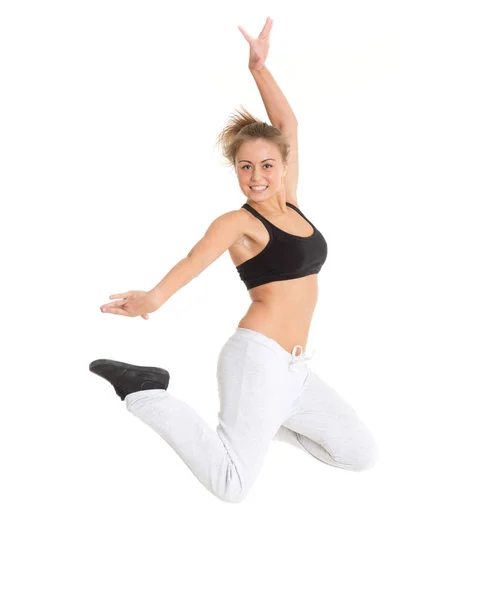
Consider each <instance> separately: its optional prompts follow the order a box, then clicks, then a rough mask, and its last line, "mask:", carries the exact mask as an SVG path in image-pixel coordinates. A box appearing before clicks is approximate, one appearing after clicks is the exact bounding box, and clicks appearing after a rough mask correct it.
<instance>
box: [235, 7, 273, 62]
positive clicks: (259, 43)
mask: <svg viewBox="0 0 479 600" xmlns="http://www.w3.org/2000/svg"><path fill="white" fill-rule="evenodd" d="M272 26H273V19H271V18H270V17H268V18H267V19H266V23H265V25H264V27H263V29H262V31H261V33H260V34H259V36H258V38H257V39H254V38H253V37H252V36H251V35H249V33H246V31H245V30H244V29H243V27H241V25H238V29H239V30H240V31H241V33H242V34H243V35H244V37H245V38H246V40H247V41H248V43H249V64H248V67H249V68H250V69H254V70H260V69H262V68H263V66H264V63H265V62H266V58H267V56H268V50H269V34H270V31H271V27H272Z"/></svg>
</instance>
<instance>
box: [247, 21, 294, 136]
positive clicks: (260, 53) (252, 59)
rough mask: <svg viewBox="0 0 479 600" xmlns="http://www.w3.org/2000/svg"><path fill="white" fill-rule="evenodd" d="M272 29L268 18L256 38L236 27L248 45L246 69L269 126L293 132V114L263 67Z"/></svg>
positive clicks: (277, 86) (271, 22)
mask: <svg viewBox="0 0 479 600" xmlns="http://www.w3.org/2000/svg"><path fill="white" fill-rule="evenodd" d="M272 27H273V19H272V18H271V17H268V18H267V19H266V23H265V24H264V27H263V29H262V30H261V33H260V34H259V36H258V37H257V38H254V37H253V36H251V35H250V34H249V33H248V32H247V31H246V30H245V29H244V27H241V25H238V29H239V30H240V31H241V33H242V34H243V36H244V37H245V39H246V41H247V42H248V44H249V63H248V68H249V70H250V71H251V74H252V75H253V77H254V80H255V81H256V84H257V86H258V89H259V93H260V94H261V97H262V98H263V103H264V106H265V108H266V112H267V113H268V117H269V119H270V121H271V124H272V125H273V126H274V127H278V129H281V131H283V128H285V129H286V130H291V129H292V130H293V131H294V126H295V125H297V120H296V117H295V115H294V112H293V110H292V108H291V106H290V105H289V104H288V101H287V100H286V97H285V95H284V94H283V92H282V91H281V90H280V88H279V85H278V84H277V83H276V81H275V80H274V78H273V76H272V75H271V73H270V72H269V70H268V68H267V67H266V66H265V62H266V59H267V58H268V52H269V34H270V33H271V28H272Z"/></svg>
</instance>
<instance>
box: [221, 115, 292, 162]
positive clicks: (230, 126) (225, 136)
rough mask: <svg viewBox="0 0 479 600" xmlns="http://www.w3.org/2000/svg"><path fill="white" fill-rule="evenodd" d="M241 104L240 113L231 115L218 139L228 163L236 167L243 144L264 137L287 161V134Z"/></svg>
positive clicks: (284, 160)
mask: <svg viewBox="0 0 479 600" xmlns="http://www.w3.org/2000/svg"><path fill="white" fill-rule="evenodd" d="M240 106H241V109H240V110H238V109H235V110H236V112H237V113H238V115H232V116H230V118H229V119H228V122H227V124H226V126H225V127H224V129H223V131H222V132H221V133H220V134H219V135H218V137H217V140H216V145H218V144H221V148H222V151H223V156H224V157H225V158H226V160H227V164H229V165H231V166H233V167H235V166H236V165H235V160H236V155H237V153H238V151H239V149H240V148H241V146H242V144H243V143H244V142H247V141H250V140H256V139H264V140H266V141H268V142H272V143H273V144H275V145H276V146H277V148H278V150H279V152H280V154H281V158H282V160H283V162H286V161H287V160H288V155H289V142H288V139H287V138H286V136H285V135H284V134H283V133H282V132H281V131H280V130H279V129H278V128H277V127H274V126H273V125H270V124H269V123H265V122H263V121H260V120H259V119H256V118H255V117H254V116H253V115H252V114H251V113H249V112H248V111H247V110H246V109H245V108H244V107H243V105H242V104H241V105H240ZM235 170H236V169H235Z"/></svg>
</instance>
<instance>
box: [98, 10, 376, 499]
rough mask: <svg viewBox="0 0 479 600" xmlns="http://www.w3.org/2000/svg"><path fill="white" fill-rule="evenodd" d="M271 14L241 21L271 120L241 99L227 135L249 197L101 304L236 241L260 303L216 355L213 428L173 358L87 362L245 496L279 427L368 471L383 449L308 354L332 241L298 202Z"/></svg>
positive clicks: (180, 278) (160, 298)
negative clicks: (174, 374)
mask: <svg viewBox="0 0 479 600" xmlns="http://www.w3.org/2000/svg"><path fill="white" fill-rule="evenodd" d="M271 26H272V20H271V19H270V18H268V19H267V20H266V24H265V26H264V28H263V30H262V32H261V34H260V36H259V37H258V39H254V38H252V37H251V36H250V35H248V34H247V33H246V32H245V31H244V29H243V28H241V27H239V29H240V31H241V33H242V34H243V35H244V37H245V38H246V40H247V41H248V43H249V45H250V58H249V69H250V71H251V74H252V75H253V77H254V80H255V81H256V83H257V85H258V88H259V91H260V94H261V97H262V98H263V101H264V104H265V108H266V111H267V113H268V116H269V118H270V120H271V123H272V125H269V124H267V123H263V122H260V121H258V120H257V119H255V118H254V117H253V116H252V115H251V114H250V113H248V112H247V111H246V110H243V111H242V112H241V111H238V113H239V116H235V117H233V118H231V119H230V121H229V123H228V125H227V126H226V127H225V129H224V130H223V131H222V132H221V134H220V135H219V137H218V141H219V142H221V144H222V149H223V153H224V155H225V157H226V158H227V159H228V161H229V162H230V164H231V165H234V168H235V172H236V174H237V177H238V183H239V186H240V188H241V191H242V192H243V194H244V195H245V196H246V198H247V202H246V203H245V204H243V206H242V207H241V208H240V209H238V210H233V211H230V212H227V213H225V214H223V215H221V216H219V217H218V218H217V219H215V220H214V221H213V222H212V223H211V225H210V227H209V228H208V230H207V231H206V233H205V235H204V237H203V238H202V239H201V240H200V241H199V242H198V243H197V244H196V245H195V246H194V247H193V249H192V250H191V251H190V253H189V254H188V256H187V257H186V258H184V259H182V260H181V261H180V262H179V263H178V264H177V265H175V267H173V269H171V271H170V272H169V273H167V275H166V276H165V277H164V279H163V280H162V281H160V283H159V284H158V285H157V286H156V287H155V288H153V289H152V290H150V291H148V292H144V291H129V292H126V293H123V294H114V295H112V296H110V299H117V300H116V301H114V302H110V303H108V304H105V305H103V306H102V307H101V310H102V311H104V312H108V313H113V314H117V315H124V316H129V317H136V316H140V315H141V317H142V318H144V319H147V318H148V313H151V312H153V311H155V310H158V309H159V308H160V307H161V306H162V305H163V304H164V303H165V302H166V301H167V300H168V298H170V297H171V296H172V295H173V294H174V293H175V292H176V291H177V290H178V289H180V288H181V287H183V286H184V285H186V284H187V283H188V282H190V281H191V280H192V279H193V278H195V277H197V276H198V275H199V274H200V273H201V272H202V271H203V270H204V269H206V267H208V266H209V265H210V264H211V263H212V262H213V261H215V260H216V259H217V258H218V257H219V256H221V255H222V254H223V252H225V251H226V250H228V251H229V254H230V256H231V259H232V261H233V264H234V265H235V266H236V269H237V271H238V274H239V276H240V277H241V279H242V281H243V282H244V283H245V285H246V288H247V290H248V291H249V294H250V297H251V300H252V303H251V306H250V308H249V310H248V312H247V313H246V315H245V316H244V317H243V318H242V319H241V320H240V322H239V323H238V327H237V329H236V331H235V333H234V334H233V335H232V336H231V337H230V338H229V339H228V340H227V341H226V343H225V345H224V346H223V348H222V349H221V352H220V355H219V357H218V363H217V380H218V392H219V398H220V411H219V413H218V421H219V422H218V426H217V427H216V431H214V430H212V429H211V428H210V427H209V426H208V424H207V423H205V422H204V420H203V419H202V418H201V417H200V416H199V415H198V414H197V413H196V411H194V410H193V409H192V408H191V407H189V406H188V405H187V404H185V403H184V402H182V401H181V400H179V399H178V398H175V397H174V396H172V395H171V394H170V393H169V392H168V391H167V388H168V383H169V379H170V376H169V373H168V372H167V371H166V370H165V369H161V368H157V367H140V366H136V365H131V364H128V363H121V362H118V361H113V360H108V359H99V360H95V361H93V362H92V363H91V364H90V366H89V368H90V371H92V372H93V373H95V374H97V375H99V376H101V377H103V378H105V379H106V380H107V381H109V382H110V383H111V384H112V385H113V386H114V388H115V391H116V393H117V394H118V395H119V396H120V398H121V399H122V400H125V404H126V406H127V409H128V410H129V411H130V412H132V413H133V414H134V415H136V416H137V417H138V418H140V419H141V420H142V421H143V422H144V423H146V424H147V425H149V426H150V427H152V428H153V429H154V430H155V431H156V432H157V433H158V434H159V435H160V436H161V437H162V438H163V439H164V440H165V441H166V442H167V443H168V444H169V445H170V446H171V447H172V448H173V449H174V450H175V451H176V452H177V454H178V455H179V456H180V457H181V458H182V459H183V461H184V462H185V463H186V465H187V466H188V467H189V468H190V470H191V471H192V472H193V473H194V475H195V476H196V477H197V478H198V480H199V481H200V482H201V483H202V484H203V485H204V486H205V487H206V488H207V489H208V490H209V491H210V492H212V493H213V494H214V495H215V496H216V497H217V498H219V499H221V500H224V501H226V502H240V501H241V500H243V499H244V498H245V496H246V495H247V494H248V492H249V491H250V489H251V487H252V486H253V484H254V482H255V480H256V478H257V476H258V474H259V472H260V470H261V467H262V464H263V462H264V459H265V456H266V453H267V451H268V447H269V444H270V442H271V441H272V440H273V439H275V438H278V436H279V439H281V435H283V436H284V435H285V434H286V436H289V438H290V439H294V442H295V443H296V444H297V445H299V447H301V448H304V450H306V451H307V452H308V453H309V454H311V455H312V456H314V457H315V458H317V459H319V460H320V461H322V462H324V463H326V464H328V465H332V466H335V467H340V468H343V469H350V470H353V471H359V470H363V469H366V468H369V467H371V466H372V465H373V464H374V463H375V462H376V459H377V445H376V443H375V441H374V439H373V437H372V436H371V434H370V433H369V431H368V429H367V428H366V426H365V425H364V424H363V423H362V421H361V420H360V419H359V417H358V415H357V414H356V412H355V411H354V410H353V408H352V407H351V406H349V404H348V403H347V402H346V401H345V400H344V399H343V398H342V397H340V396H339V395H338V394H337V393H336V392H335V391H334V390H333V389H332V388H331V387H330V386H329V385H327V384H326V383H325V382H324V381H322V380H321V379H320V378H319V377H318V375H316V374H315V373H314V372H313V371H312V370H311V368H310V366H309V365H308V364H307V362H306V361H308V360H309V359H310V358H311V355H306V354H305V352H304V348H306V344H307V340H308V334H309V328H310V324H311V319H312V316H313V312H314V309H315V306H316V301H317V291H318V273H319V271H320V269H321V267H322V265H323V264H324V262H325V260H326V256H327V244H326V240H325V239H324V237H323V236H322V234H321V233H320V232H319V231H318V230H317V229H316V227H315V226H314V225H313V224H312V223H311V222H310V221H309V220H308V219H307V218H306V217H305V216H304V215H303V213H302V212H301V210H300V209H299V205H298V200H297V197H296V188H297V183H298V141H297V131H298V123H297V120H296V117H295V115H294V113H293V111H292V110H291V107H290V106H289V104H288V102H287V100H286V98H285V97H284V95H283V93H282V92H281V90H280V89H279V87H278V85H277V84H276V82H275V80H274V79H273V77H272V75H271V73H270V72H269V70H268V69H267V68H266V67H265V64H264V63H265V60H266V57H267V54H268V49H269V34H270V31H271ZM297 350H299V354H298V353H297V352H296V351H297ZM286 439H287V438H286Z"/></svg>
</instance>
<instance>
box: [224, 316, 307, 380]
mask: <svg viewBox="0 0 479 600" xmlns="http://www.w3.org/2000/svg"><path fill="white" fill-rule="evenodd" d="M234 335H235V337H243V338H245V339H248V340H252V341H254V342H258V343H260V344H263V346H267V347H268V348H270V349H271V350H273V352H275V353H276V354H277V355H278V356H279V357H280V358H281V359H282V360H284V361H285V362H286V363H287V364H288V365H289V369H290V370H291V371H296V365H297V364H298V363H303V362H306V361H308V360H311V359H312V358H313V356H314V355H315V354H316V350H313V351H312V352H311V353H310V354H306V353H305V351H304V349H303V347H302V346H300V345H299V344H298V345H296V346H295V347H294V348H293V350H292V351H291V352H288V351H287V350H285V349H284V348H283V346H281V344H279V343H278V342H277V341H276V340H273V338H270V337H268V336H266V335H264V334H262V333H260V332H259V331H254V330H253V329H246V328H245V327H237V328H236V332H235V334H234ZM297 348H299V350H300V353H299V354H296V349H297Z"/></svg>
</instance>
